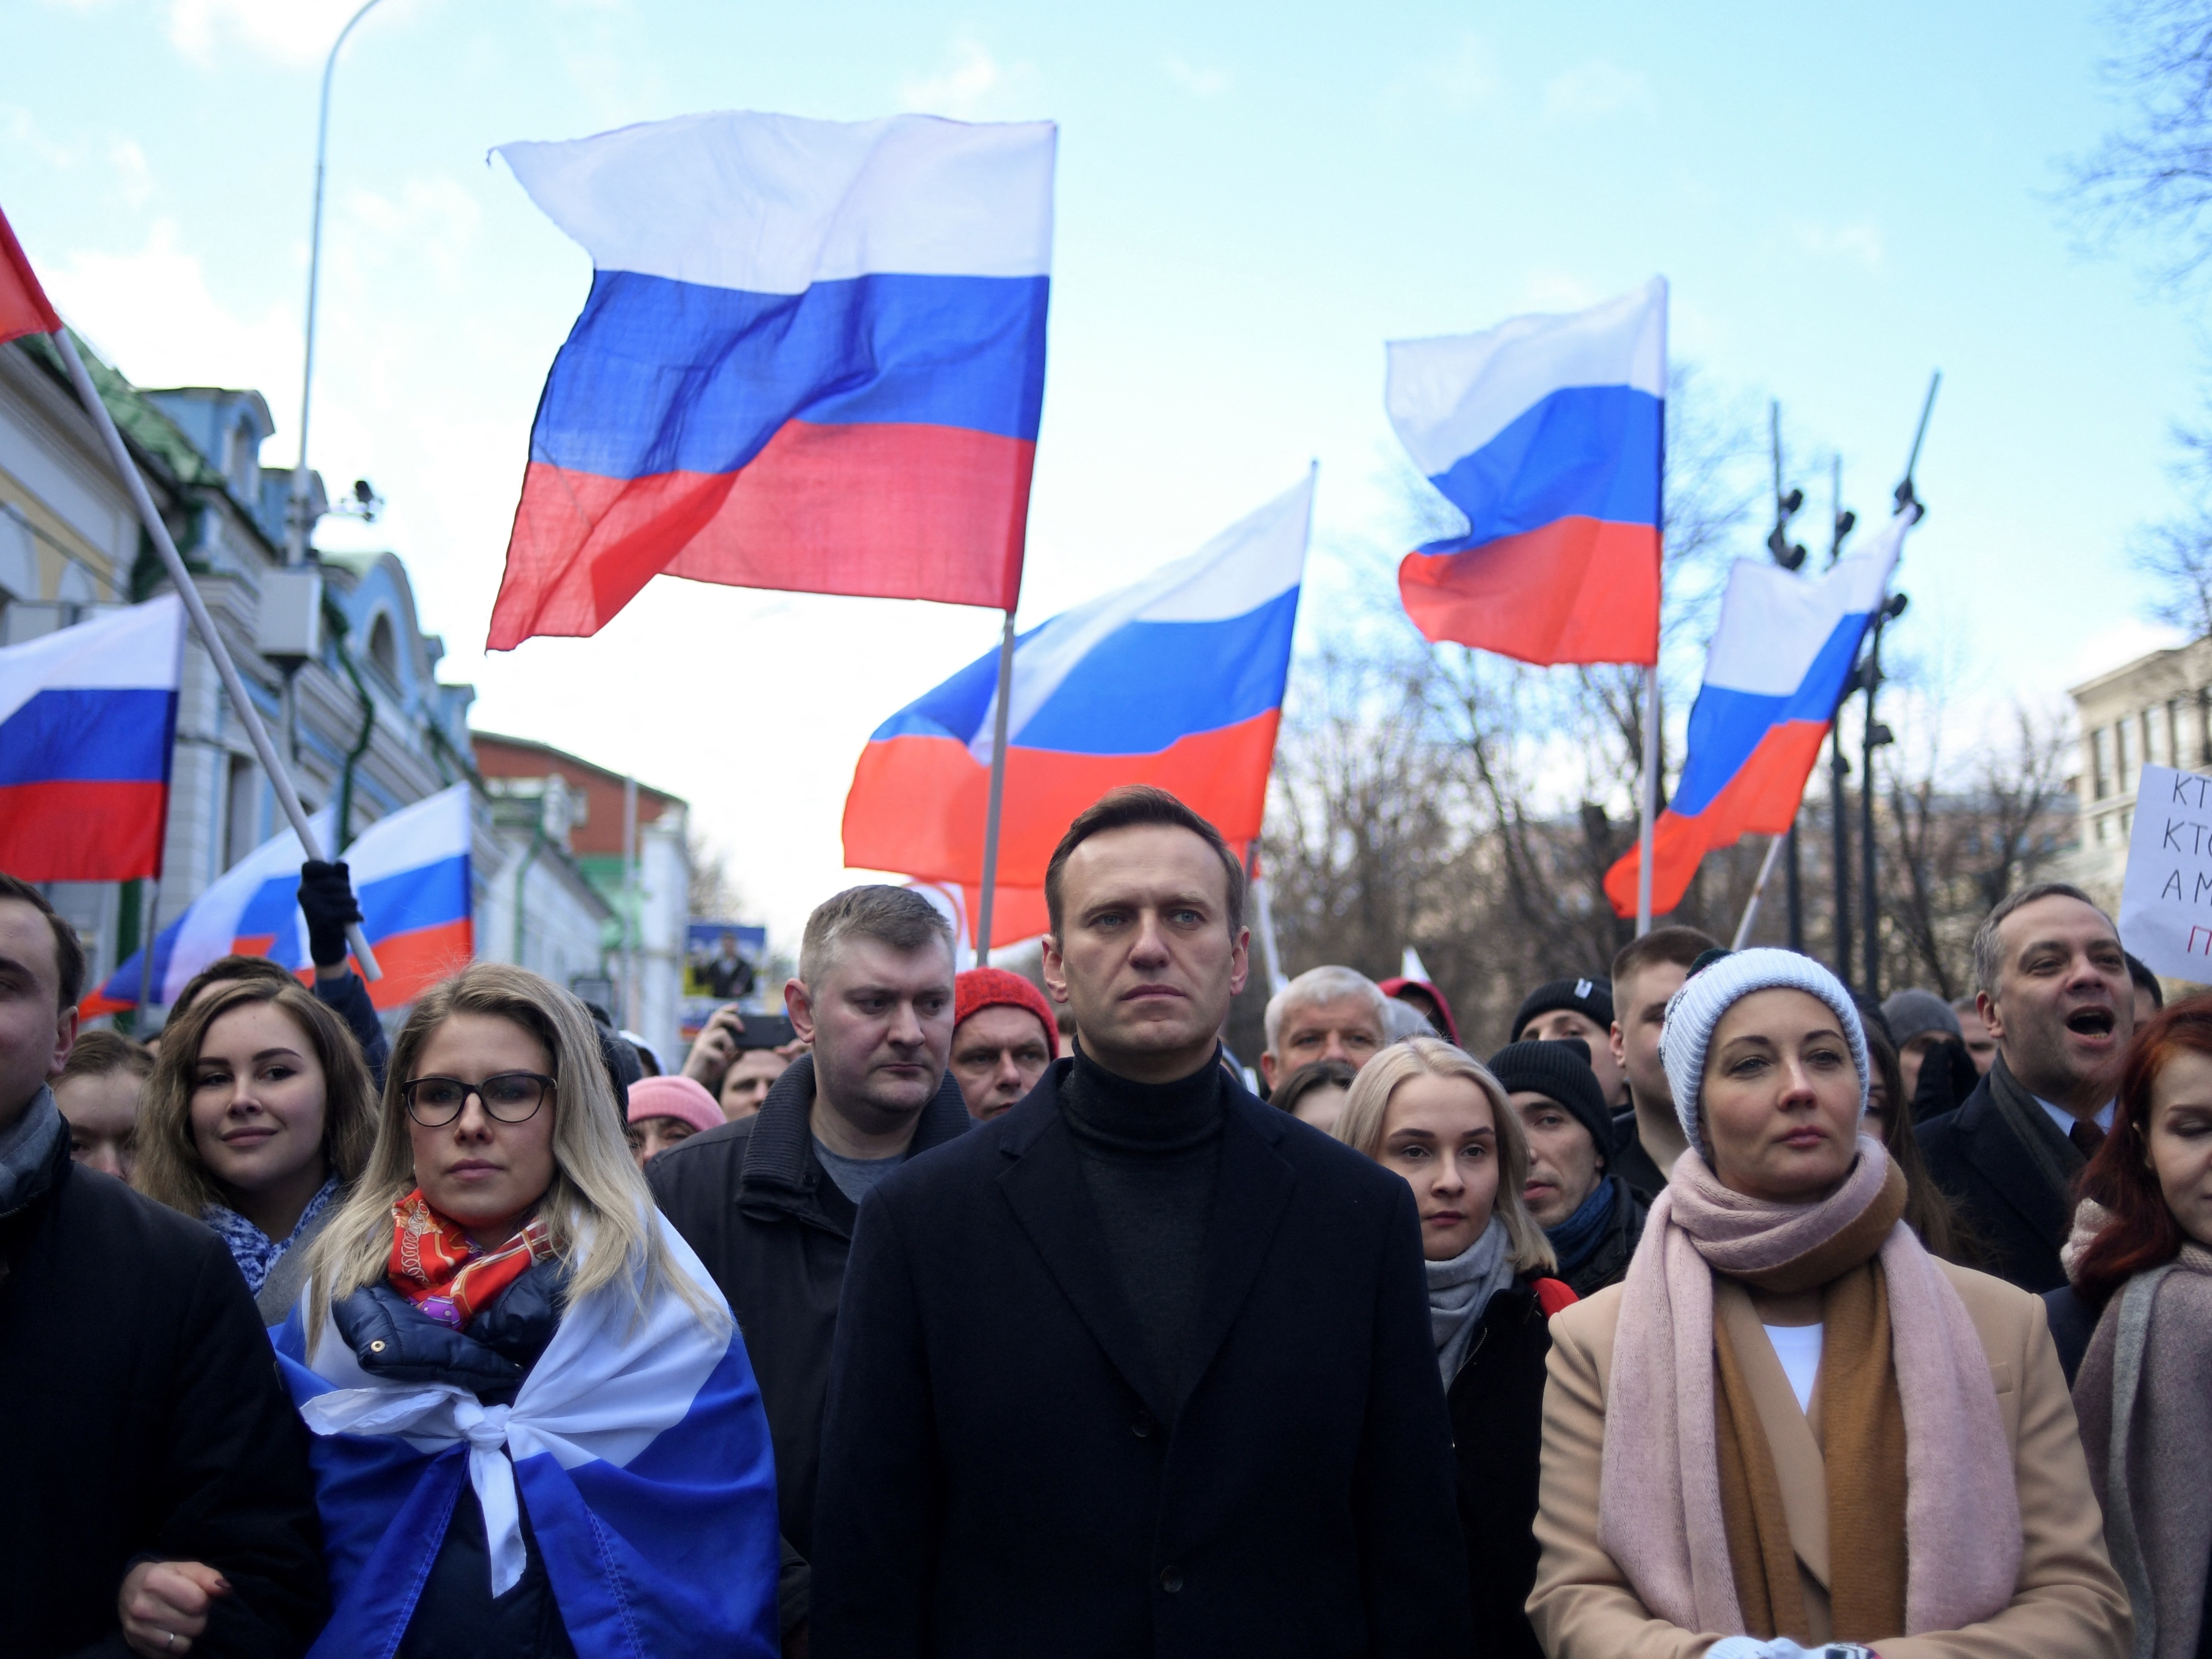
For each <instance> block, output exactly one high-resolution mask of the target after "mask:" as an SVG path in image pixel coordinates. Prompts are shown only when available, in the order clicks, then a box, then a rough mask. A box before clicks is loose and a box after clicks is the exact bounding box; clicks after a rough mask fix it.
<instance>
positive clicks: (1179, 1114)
mask: <svg viewBox="0 0 2212 1659" xmlns="http://www.w3.org/2000/svg"><path fill="white" fill-rule="evenodd" d="M1222 1091H1223V1078H1222V1074H1221V1067H1220V1066H1218V1065H1217V1064H1216V1063H1215V1062H1214V1060H1213V1059H1212V1056H1211V1055H1209V1056H1208V1057H1207V1059H1206V1064H1205V1065H1204V1066H1200V1068H1199V1069H1198V1070H1197V1071H1195V1072H1194V1073H1192V1074H1191V1075H1190V1076H1188V1077H1186V1078H1178V1079H1176V1081H1174V1082H1172V1083H1133V1082H1131V1081H1130V1080H1129V1079H1127V1078H1125V1077H1120V1076H1116V1075H1115V1073H1112V1072H1109V1071H1108V1070H1107V1069H1106V1068H1105V1067H1104V1066H1101V1065H1099V1064H1098V1063H1097V1061H1095V1060H1092V1059H1091V1057H1090V1056H1089V1055H1087V1054H1084V1053H1083V1052H1082V1051H1081V1050H1080V1049H1078V1050H1077V1051H1076V1054H1075V1064H1074V1065H1073V1067H1072V1068H1071V1069H1070V1070H1069V1072H1068V1073H1067V1079H1066V1082H1064V1083H1063V1084H1062V1085H1060V1111H1061V1114H1062V1115H1063V1116H1064V1117H1065V1118H1066V1122H1067V1127H1068V1131H1069V1133H1072V1134H1073V1136H1074V1137H1075V1150H1076V1154H1077V1156H1078V1158H1079V1159H1080V1160H1081V1162H1082V1164H1083V1174H1084V1178H1085V1182H1087V1183H1088V1185H1089V1186H1090V1188H1091V1200H1092V1202H1093V1203H1095V1204H1096V1205H1097V1208H1098V1219H1099V1224H1100V1225H1101V1227H1102V1228H1103V1231H1104V1232H1105V1235H1106V1250H1107V1254H1108V1255H1109V1257H1110V1259H1111V1260H1112V1261H1113V1264H1114V1271H1115V1277H1116V1278H1117V1279H1120V1280H1121V1289H1122V1291H1123V1293H1124V1294H1125V1295H1127V1297H1128V1299H1129V1305H1130V1307H1131V1309H1132V1310H1134V1312H1135V1314H1136V1316H1137V1324H1138V1327H1139V1328H1140V1329H1141V1330H1142V1331H1143V1332H1144V1334H1145V1342H1146V1346H1147V1347H1148V1348H1149V1349H1150V1350H1151V1352H1152V1365H1153V1370H1154V1375H1155V1376H1156V1378H1157V1380H1158V1385H1159V1388H1160V1389H1161V1398H1162V1399H1163V1400H1164V1401H1165V1403H1166V1404H1167V1406H1168V1408H1169V1409H1170V1411H1177V1410H1180V1409H1181V1408H1182V1401H1183V1396H1184V1395H1185V1394H1186V1393H1188V1390H1189V1387H1190V1384H1191V1383H1192V1382H1193V1380H1194V1379H1193V1378H1192V1377H1191V1376H1189V1374H1188V1372H1189V1353H1188V1350H1189V1346H1190V1333H1191V1327H1192V1325H1193V1324H1194V1322H1195V1320H1196V1318H1197V1315H1198V1293H1199V1286H1200V1271H1199V1266H1200V1251H1201V1250H1202V1249H1203V1248H1204V1245H1205V1243H1206V1221H1207V1219H1208V1218H1209V1217H1210V1216H1211V1215H1212V1210H1213V1184H1214V1177H1215V1175H1216V1174H1217V1173H1218V1170H1219V1169H1220V1165H1221V1124H1222V1114H1223V1107H1222V1099H1221V1097H1222Z"/></svg>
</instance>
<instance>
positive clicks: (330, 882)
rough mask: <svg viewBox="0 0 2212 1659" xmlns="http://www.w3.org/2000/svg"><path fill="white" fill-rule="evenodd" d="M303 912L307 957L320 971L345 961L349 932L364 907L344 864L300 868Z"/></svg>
mask: <svg viewBox="0 0 2212 1659" xmlns="http://www.w3.org/2000/svg"><path fill="white" fill-rule="evenodd" d="M300 908H301V912H302V913H303V914H304V915H306V916H307V954H308V955H309V956H310V957H313V958H314V963H315V966H316V967H318V968H337V967H340V966H342V965H343V963H344V962H345V959H346V949H347V947H346V928H347V927H348V926H349V924H351V923H354V922H357V921H360V920H361V905H360V904H359V902H357V901H356V899H355V898H354V896H353V882H352V880H351V879H350V878H349V877H348V876H347V874H346V867H345V866H344V865H343V864H323V863H320V862H319V861H318V860H314V859H309V860H307V862H306V863H305V864H303V865H301V866H300Z"/></svg>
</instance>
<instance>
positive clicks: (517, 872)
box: [514, 801, 545, 968]
mask: <svg viewBox="0 0 2212 1659" xmlns="http://www.w3.org/2000/svg"><path fill="white" fill-rule="evenodd" d="M544 849H545V804H544V802H543V801H540V802H539V803H538V822H537V823H536V824H535V825H534V826H532V829H531V831H530V845H529V846H528V847H527V848H524V849H523V854H522V862H521V863H520V864H518V865H517V866H515V868H514V965H515V966H516V967H518V968H520V967H521V966H522V913H523V907H522V889H523V883H524V882H526V880H528V879H529V877H530V866H532V865H533V864H535V863H536V862H537V861H538V854H540V853H541V852H543V851H544Z"/></svg>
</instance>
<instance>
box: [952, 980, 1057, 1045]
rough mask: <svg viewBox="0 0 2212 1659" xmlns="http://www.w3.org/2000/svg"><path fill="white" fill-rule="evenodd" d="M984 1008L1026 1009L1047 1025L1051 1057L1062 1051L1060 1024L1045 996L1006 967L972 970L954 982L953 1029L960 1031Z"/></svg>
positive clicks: (1047, 1042)
mask: <svg viewBox="0 0 2212 1659" xmlns="http://www.w3.org/2000/svg"><path fill="white" fill-rule="evenodd" d="M983 1008H1026V1009H1028V1010H1029V1011H1030V1012H1031V1013H1033V1014H1035V1015H1036V1017H1037V1019H1038V1020H1039V1022H1040V1023H1042V1025H1043V1026H1044V1047H1045V1052H1046V1053H1047V1054H1058V1053H1059V1052H1060V1022H1059V1021H1058V1020H1056V1019H1054V1018H1053V1017H1052V1005H1051V1004H1050V1003H1049V1002H1047V1001H1046V1000H1044V993H1043V992H1042V991H1040V990H1038V989H1037V987H1036V986H1034V985H1032V984H1031V983H1030V981H1027V980H1025V979H1024V978H1023V977H1022V976H1021V975H1019V974H1010V973H1008V972H1007V971H1006V969H1003V968H969V969H966V970H965V971H963V973H962V974H961V975H959V977H958V978H957V979H955V980H954V981H952V1029H953V1030H956V1031H957V1030H959V1029H960V1027H961V1024H962V1023H963V1022H964V1021H965V1020H966V1019H967V1018H968V1016H969V1015H970V1014H972V1013H975V1012H977V1011H978V1010H979V1009H983Z"/></svg>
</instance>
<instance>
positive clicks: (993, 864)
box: [975, 610, 1014, 968]
mask: <svg viewBox="0 0 2212 1659" xmlns="http://www.w3.org/2000/svg"><path fill="white" fill-rule="evenodd" d="M1013 689H1014V613H1013V612H1012V611H1011V610H1009V611H1007V612H1006V632H1005V633H1004V634H1003V635H1000V640H999V707H998V711H997V713H996V714H995V715H994V717H993V720H992V725H991V804H990V806H989V807H988V808H987V810H986V811H985V812H984V815H983V896H982V898H981V902H979V903H978V904H977V905H976V907H975V965H976V966H977V967H979V968H985V967H988V966H989V965H990V962H991V900H992V897H993V896H994V894H995V893H996V891H997V889H998V885H999V809H1000V807H1001V806H1002V805H1005V803H1006V719H1007V714H1008V712H1009V710H1010V709H1011V708H1012V702H1013Z"/></svg>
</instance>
